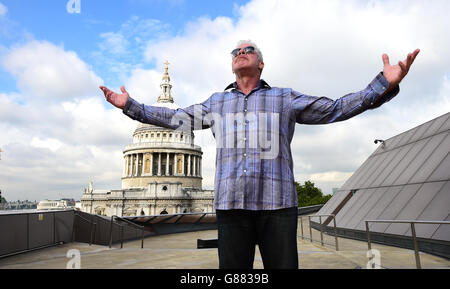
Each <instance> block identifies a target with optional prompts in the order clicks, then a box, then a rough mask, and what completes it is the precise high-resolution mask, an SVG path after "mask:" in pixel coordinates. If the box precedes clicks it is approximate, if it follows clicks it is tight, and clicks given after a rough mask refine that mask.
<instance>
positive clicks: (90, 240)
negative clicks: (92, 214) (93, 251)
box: [89, 222, 94, 246]
mask: <svg viewBox="0 0 450 289" xmlns="http://www.w3.org/2000/svg"><path fill="white" fill-rule="evenodd" d="M93 227H94V223H93V222H91V238H90V239H89V246H91V245H92V228H93Z"/></svg>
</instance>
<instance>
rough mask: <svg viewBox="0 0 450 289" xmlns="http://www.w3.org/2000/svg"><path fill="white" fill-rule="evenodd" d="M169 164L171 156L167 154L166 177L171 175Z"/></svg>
mask: <svg viewBox="0 0 450 289" xmlns="http://www.w3.org/2000/svg"><path fill="white" fill-rule="evenodd" d="M169 162H170V154H169V153H166V176H168V175H169Z"/></svg>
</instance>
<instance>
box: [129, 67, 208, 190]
mask: <svg viewBox="0 0 450 289" xmlns="http://www.w3.org/2000/svg"><path fill="white" fill-rule="evenodd" d="M165 64H166V67H165V73H164V76H163V79H162V82H161V94H160V96H159V97H158V101H157V102H156V103H155V104H153V106H160V107H167V108H170V109H177V108H178V106H177V105H176V104H175V103H174V101H173V97H172V93H171V90H172V85H171V83H170V76H169V72H168V64H169V63H168V62H166V63H165ZM202 154H203V153H202V150H201V148H200V147H199V146H196V145H195V144H194V133H193V132H185V131H181V130H173V129H169V128H164V127H159V126H156V125H152V124H143V123H139V124H138V125H137V127H136V130H135V131H134V133H133V143H132V144H129V145H127V146H126V147H125V150H124V169H123V177H122V189H130V188H141V187H146V186H147V185H148V184H149V183H152V182H181V183H182V186H183V187H185V188H201V180H202V177H201V160H202Z"/></svg>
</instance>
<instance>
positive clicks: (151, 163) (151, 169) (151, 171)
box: [149, 153, 153, 212]
mask: <svg viewBox="0 0 450 289" xmlns="http://www.w3.org/2000/svg"><path fill="white" fill-rule="evenodd" d="M150 175H151V176H153V153H150ZM149 212H150V211H149Z"/></svg>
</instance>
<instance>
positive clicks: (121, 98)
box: [100, 86, 130, 109]
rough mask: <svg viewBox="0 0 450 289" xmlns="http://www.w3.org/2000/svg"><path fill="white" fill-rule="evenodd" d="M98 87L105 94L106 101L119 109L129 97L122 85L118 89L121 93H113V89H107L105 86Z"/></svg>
mask: <svg viewBox="0 0 450 289" xmlns="http://www.w3.org/2000/svg"><path fill="white" fill-rule="evenodd" d="M100 89H101V90H102V91H103V93H104V94H105V97H106V101H108V102H109V103H111V104H112V105H114V106H115V107H117V108H120V109H123V108H124V107H125V104H126V103H127V100H128V97H130V95H129V94H128V92H127V91H126V90H125V87H124V86H122V87H121V88H120V91H122V94H118V93H115V92H114V91H112V90H109V89H108V88H107V87H105V86H100Z"/></svg>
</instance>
